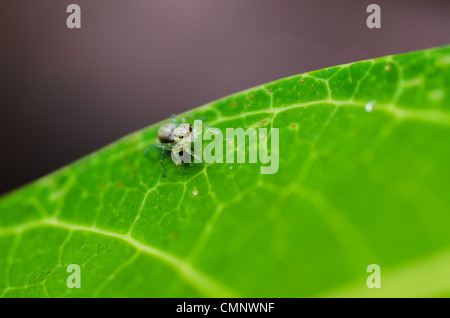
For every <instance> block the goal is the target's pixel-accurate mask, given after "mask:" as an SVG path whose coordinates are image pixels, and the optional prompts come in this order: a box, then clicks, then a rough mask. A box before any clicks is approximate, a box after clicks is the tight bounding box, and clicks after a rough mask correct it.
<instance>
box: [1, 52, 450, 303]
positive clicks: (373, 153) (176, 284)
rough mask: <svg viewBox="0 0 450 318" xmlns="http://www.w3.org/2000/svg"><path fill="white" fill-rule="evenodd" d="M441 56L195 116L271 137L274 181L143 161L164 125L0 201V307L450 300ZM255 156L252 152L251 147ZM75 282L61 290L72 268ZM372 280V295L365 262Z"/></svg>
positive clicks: (153, 158) (246, 99)
mask: <svg viewBox="0 0 450 318" xmlns="http://www.w3.org/2000/svg"><path fill="white" fill-rule="evenodd" d="M449 88H450V47H443V48H437V49H431V50H426V51H420V52H414V53H409V54H402V55H397V56H390V57H383V58H379V59H374V60H369V61H362V62H357V63H353V64H347V65H341V66H336V67H331V68H328V69H324V70H320V71H315V72H310V73H307V74H303V75H298V76H293V77H289V78H285V79H281V80H278V81H276V82H272V83H269V84H266V85H262V86H259V87H256V88H253V89H250V90H247V91H244V92H241V93H237V94H235V95H232V96H229V97H226V98H224V99H221V100H219V101H215V102H212V103H210V104H207V105H205V106H203V107H200V108H197V109H194V110H193V111H191V112H188V113H186V114H184V116H191V115H193V116H196V117H199V118H206V122H208V124H209V125H210V126H212V127H218V128H221V129H223V128H226V127H230V128H237V127H243V128H247V127H268V128H279V134H280V136H279V140H280V148H279V156H280V165H279V170H278V172H277V173H275V174H272V175H270V174H261V173H260V167H261V165H260V164H249V163H247V164H237V163H235V164H231V163H223V164H222V163H216V164H212V165H211V166H209V167H208V166H206V165H204V164H190V165H187V166H186V167H185V169H186V171H187V174H185V173H184V172H183V169H182V168H181V167H176V166H175V165H174V164H173V162H172V161H171V160H170V157H166V159H165V165H166V167H167V171H166V174H167V177H165V178H163V177H162V176H161V167H160V165H159V153H158V151H153V152H151V153H150V155H148V156H146V155H145V149H146V148H147V147H149V146H151V145H153V144H154V143H155V142H156V133H157V130H158V128H159V127H160V125H161V123H157V124H155V125H152V126H150V127H148V128H146V129H144V130H142V131H139V132H136V133H134V134H132V135H129V136H127V137H125V138H123V139H121V140H119V141H117V142H116V143H114V144H112V145H109V146H107V147H106V148H104V149H101V150H100V151H98V152H96V153H93V154H91V155H89V156H87V157H85V158H83V159H81V160H79V161H77V162H75V163H73V164H71V165H69V166H67V167H65V168H63V169H61V170H59V171H57V172H55V173H53V174H51V175H49V176H47V177H44V178H42V179H40V180H38V181H36V182H34V183H33V184H30V185H28V186H25V187H24V188H22V189H19V190H17V191H15V192H13V193H11V194H8V195H6V196H4V197H3V198H2V199H1V200H0V295H1V296H4V297H31V296H33V297H41V296H42V297H47V296H50V297H92V296H104V297H107V296H114V297H121V296H124V297H126V296H129V297H139V296H148V297H200V296H213V297H215V296H224V297H227V296H238V297H239V296H244V297H260V296H267V297H301V296H305V297H314V296H369V297H370V296H450V275H449V273H448V269H449V268H450V231H449V224H450V195H449V179H450V170H449V159H450V147H449V141H450V89H449ZM247 149H248V148H247ZM70 264H77V265H79V266H80V270H81V276H80V277H81V288H72V289H71V288H68V287H67V285H66V280H67V278H68V277H69V275H71V272H69V273H68V272H67V266H68V265H70ZM370 264H378V265H379V266H380V268H381V288H379V289H377V288H373V289H369V288H368V287H367V285H366V280H367V278H368V276H369V275H370V273H368V272H366V269H367V266H368V265H370Z"/></svg>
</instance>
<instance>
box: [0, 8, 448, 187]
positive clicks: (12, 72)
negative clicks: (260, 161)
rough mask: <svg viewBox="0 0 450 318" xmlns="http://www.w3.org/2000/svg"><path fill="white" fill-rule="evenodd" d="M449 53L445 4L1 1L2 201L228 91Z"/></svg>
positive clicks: (0, 177) (0, 184)
mask: <svg viewBox="0 0 450 318" xmlns="http://www.w3.org/2000/svg"><path fill="white" fill-rule="evenodd" d="M71 3H76V4H78V5H79V6H80V7H81V26H82V28H81V29H68V28H67V26H66V19H67V17H68V15H69V13H66V8H67V6H68V5H69V4H71ZM371 3H376V4H378V5H380V7H381V26H382V28H381V29H368V28H367V26H366V19H367V17H368V15H369V14H368V13H366V8H367V6H368V5H369V4H371ZM445 44H450V1H448V0H428V1H420V0H417V1H413V0H403V1H402V0H359V1H354V0H351V1H350V0H339V1H336V0H296V1H287V0H277V1H275V0H226V1H225V0H221V1H219V0H96V1H89V0H70V1H65V0H39V1H35V0H34V1H32V0H20V1H17V0H0V154H1V156H0V194H3V193H5V192H8V191H11V190H12V189H14V188H16V187H19V186H21V185H23V184H25V183H27V182H29V181H32V180H34V179H36V178H38V177H41V176H43V175H45V174H47V173H49V172H51V171H53V170H55V169H57V168H59V167H62V166H64V165H66V164H68V163H70V162H72V161H74V160H76V159H78V158H80V157H82V156H84V155H86V154H88V153H90V152H92V151H95V150H97V149H98V148H101V147H103V146H105V145H106V144H108V143H110V142H113V141H114V140H116V139H118V138H120V137H122V136H124V135H126V134H128V133H131V132H133V131H135V130H138V129H141V128H143V127H146V126H148V125H150V124H152V123H155V122H157V121H159V120H162V119H164V118H166V117H168V116H170V115H171V114H177V113H180V112H183V111H186V110H188V109H191V108H194V107H197V106H200V105H202V104H205V103H207V102H210V101H213V100H215V99H218V98H221V97H223V96H226V95H228V94H232V93H235V92H237V91H241V90H244V89H247V88H250V87H252V86H255V85H259V84H263V83H266V82H269V81H273V80H276V79H278V78H282V77H285V76H289V75H294V74H299V73H303V72H307V71H312V70H316V69H320V68H324V67H328V66H333V65H336V64H342V63H348V62H353V61H357V60H362V59H369V58H374V57H379V56H383V55H389V54H396V53H402V52H406V51H412V50H419V49H426V48H430V47H434V46H441V45H445Z"/></svg>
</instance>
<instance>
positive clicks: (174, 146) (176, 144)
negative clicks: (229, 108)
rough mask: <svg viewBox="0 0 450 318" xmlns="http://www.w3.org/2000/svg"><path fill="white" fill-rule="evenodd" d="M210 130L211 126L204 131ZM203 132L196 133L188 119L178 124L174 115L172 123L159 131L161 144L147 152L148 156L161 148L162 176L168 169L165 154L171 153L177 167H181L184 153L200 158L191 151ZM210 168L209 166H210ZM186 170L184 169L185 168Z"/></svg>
mask: <svg viewBox="0 0 450 318" xmlns="http://www.w3.org/2000/svg"><path fill="white" fill-rule="evenodd" d="M207 129H209V126H206V127H204V128H203V129H202V130H207ZM200 133H201V132H196V131H195V130H194V129H193V127H192V125H191V124H188V123H186V118H182V120H181V123H178V120H177V117H176V116H175V115H172V123H166V124H163V125H162V126H161V127H160V128H159V130H158V139H159V141H160V143H157V144H155V145H153V146H151V147H150V148H148V149H147V150H146V154H148V153H149V152H150V150H151V149H152V148H156V147H157V148H160V149H161V154H160V157H159V163H160V164H161V167H162V175H163V177H165V176H166V168H165V165H164V160H163V159H164V152H165V151H167V150H168V151H170V152H171V154H172V159H173V161H174V162H175V165H177V166H178V165H181V163H182V162H183V161H182V158H181V156H182V155H183V152H186V153H188V154H189V155H191V156H193V157H194V158H197V159H199V160H200V161H201V158H199V157H198V156H197V155H196V154H195V153H194V152H193V151H192V149H191V144H192V142H193V141H194V140H195V139H196V138H197V137H198V135H200ZM206 165H208V164H206ZM208 166H209V165H208ZM183 170H184V168H183ZM184 172H185V173H187V172H186V170H184Z"/></svg>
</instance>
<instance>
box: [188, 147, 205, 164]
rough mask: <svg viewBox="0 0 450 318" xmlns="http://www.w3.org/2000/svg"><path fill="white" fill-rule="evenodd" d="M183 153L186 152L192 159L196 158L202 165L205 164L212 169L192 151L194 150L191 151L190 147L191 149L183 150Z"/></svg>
mask: <svg viewBox="0 0 450 318" xmlns="http://www.w3.org/2000/svg"><path fill="white" fill-rule="evenodd" d="M183 151H186V152H187V153H188V154H190V155H191V156H192V157H194V158H195V159H197V160H200V162H201V163H204V164H205V165H207V166H208V167H210V165H209V163H207V162H205V161H203V160H202V158H201V157H199V156H197V155H196V154H195V152H194V151H192V149H191V148H190V147H189V148H186V149H183Z"/></svg>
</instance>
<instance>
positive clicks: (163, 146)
mask: <svg viewBox="0 0 450 318" xmlns="http://www.w3.org/2000/svg"><path fill="white" fill-rule="evenodd" d="M154 148H159V149H160V155H159V164H160V165H161V169H162V176H163V177H165V176H166V166H165V165H164V151H166V150H172V148H173V145H172V144H169V143H158V144H154V145H152V146H150V147H148V148H147V149H146V150H145V154H146V155H149V154H150V150H152V149H154Z"/></svg>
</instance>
